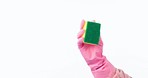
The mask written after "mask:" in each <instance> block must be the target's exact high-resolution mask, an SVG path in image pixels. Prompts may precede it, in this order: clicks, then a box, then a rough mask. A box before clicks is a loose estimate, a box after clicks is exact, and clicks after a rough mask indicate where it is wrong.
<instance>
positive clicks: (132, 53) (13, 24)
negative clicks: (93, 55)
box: [0, 0, 148, 78]
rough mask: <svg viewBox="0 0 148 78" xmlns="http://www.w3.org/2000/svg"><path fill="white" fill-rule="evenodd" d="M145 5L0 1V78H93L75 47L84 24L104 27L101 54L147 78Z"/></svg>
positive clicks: (95, 0) (141, 0) (120, 0)
mask: <svg viewBox="0 0 148 78" xmlns="http://www.w3.org/2000/svg"><path fill="white" fill-rule="evenodd" d="M147 3H148V2H147V1H146V0H1V1H0V78H93V76H92V74H91V72H90V69H89V67H88V66H87V64H86V63H85V61H84V59H83V57H82V56H81V54H80V52H79V50H78V48H77V33H78V32H79V25H80V22H81V20H82V19H85V20H89V21H91V20H96V22H100V23H101V24H102V27H101V36H102V39H103V41H104V53H103V54H104V55H105V56H106V57H107V58H108V60H109V61H110V62H111V63H112V64H113V65H114V66H115V67H117V68H120V69H123V70H124V71H125V72H126V73H128V74H129V75H131V76H132V77H133V78H148V75H147V71H148V48H147V44H148V35H147V33H148V23H147V20H148V9H147V7H148V5H147Z"/></svg>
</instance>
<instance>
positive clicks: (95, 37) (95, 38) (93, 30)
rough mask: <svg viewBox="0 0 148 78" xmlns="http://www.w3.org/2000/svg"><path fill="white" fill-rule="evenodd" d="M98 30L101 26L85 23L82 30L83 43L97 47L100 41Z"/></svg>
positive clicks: (94, 23)
mask: <svg viewBox="0 0 148 78" xmlns="http://www.w3.org/2000/svg"><path fill="white" fill-rule="evenodd" d="M100 28H101V24H100V23H96V22H90V21H85V24H84V26H83V29H84V30H85V33H84V34H83V36H82V37H83V38H84V43H87V44H94V45H98V43H99V40H100Z"/></svg>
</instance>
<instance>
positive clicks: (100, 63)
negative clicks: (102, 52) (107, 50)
mask: <svg viewBox="0 0 148 78" xmlns="http://www.w3.org/2000/svg"><path fill="white" fill-rule="evenodd" d="M87 63H88V66H89V67H90V68H91V71H92V74H93V75H94V77H95V78H113V76H114V74H115V72H116V68H115V67H114V66H113V65H112V64H111V63H110V62H109V61H108V60H107V58H106V57H105V56H102V57H96V58H94V59H92V60H89V61H88V62H87Z"/></svg>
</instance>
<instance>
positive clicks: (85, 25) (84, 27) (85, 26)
mask: <svg viewBox="0 0 148 78" xmlns="http://www.w3.org/2000/svg"><path fill="white" fill-rule="evenodd" d="M86 28H87V21H85V23H84V26H83V30H84V34H83V36H82V37H83V38H84V37H85V31H86Z"/></svg>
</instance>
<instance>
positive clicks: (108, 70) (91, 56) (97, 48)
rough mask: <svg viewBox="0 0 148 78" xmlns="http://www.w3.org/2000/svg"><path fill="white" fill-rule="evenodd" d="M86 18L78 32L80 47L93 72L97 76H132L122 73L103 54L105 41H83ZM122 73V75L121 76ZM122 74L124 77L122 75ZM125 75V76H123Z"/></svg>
mask: <svg viewBox="0 0 148 78" xmlns="http://www.w3.org/2000/svg"><path fill="white" fill-rule="evenodd" d="M83 26H84V20H82V22H81V30H80V32H79V33H78V36H77V37H78V48H79V49H80V52H81V54H82V56H83V57H84V59H85V61H86V62H87V64H88V66H89V67H90V68H91V71H92V74H93V75H94V77H95V78H130V77H129V76H127V77H126V76H124V75H121V73H120V72H119V71H118V69H116V68H115V67H114V66H113V65H112V64H111V63H110V62H109V61H108V60H107V59H106V57H105V56H103V55H102V52H103V42H102V39H101V38H100V41H99V44H98V45H91V44H85V43H83V38H82V35H83V33H84V30H83V29H82V28H83ZM119 75H120V76H119ZM121 76H122V77H121ZM123 76H124V77H123Z"/></svg>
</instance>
